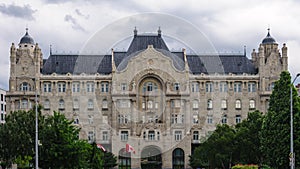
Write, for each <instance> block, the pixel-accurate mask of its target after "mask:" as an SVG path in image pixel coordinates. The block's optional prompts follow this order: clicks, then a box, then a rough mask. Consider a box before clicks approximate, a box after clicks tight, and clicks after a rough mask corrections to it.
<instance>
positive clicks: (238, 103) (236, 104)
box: [235, 99, 242, 110]
mask: <svg viewBox="0 0 300 169" xmlns="http://www.w3.org/2000/svg"><path fill="white" fill-rule="evenodd" d="M241 108H242V101H241V100H239V99H237V100H236V101H235V109H237V110H240V109H241Z"/></svg>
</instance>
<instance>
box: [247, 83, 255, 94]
mask: <svg viewBox="0 0 300 169" xmlns="http://www.w3.org/2000/svg"><path fill="white" fill-rule="evenodd" d="M248 92H256V83H255V82H250V83H248Z"/></svg>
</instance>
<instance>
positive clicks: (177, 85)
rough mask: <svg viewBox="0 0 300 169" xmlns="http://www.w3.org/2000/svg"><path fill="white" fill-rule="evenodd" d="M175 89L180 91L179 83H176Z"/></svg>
mask: <svg viewBox="0 0 300 169" xmlns="http://www.w3.org/2000/svg"><path fill="white" fill-rule="evenodd" d="M174 90H175V91H179V90H180V84H179V83H174Z"/></svg>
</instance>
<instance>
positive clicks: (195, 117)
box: [193, 114, 199, 124]
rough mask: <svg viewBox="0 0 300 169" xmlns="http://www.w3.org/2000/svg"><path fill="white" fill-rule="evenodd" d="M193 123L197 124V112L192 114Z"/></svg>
mask: <svg viewBox="0 0 300 169" xmlns="http://www.w3.org/2000/svg"><path fill="white" fill-rule="evenodd" d="M193 123H194V124H198V123H199V118H198V115H197V114H194V115H193Z"/></svg>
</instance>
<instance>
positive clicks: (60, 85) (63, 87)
mask: <svg viewBox="0 0 300 169" xmlns="http://www.w3.org/2000/svg"><path fill="white" fill-rule="evenodd" d="M58 92H60V93H62V92H66V83H58Z"/></svg>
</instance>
